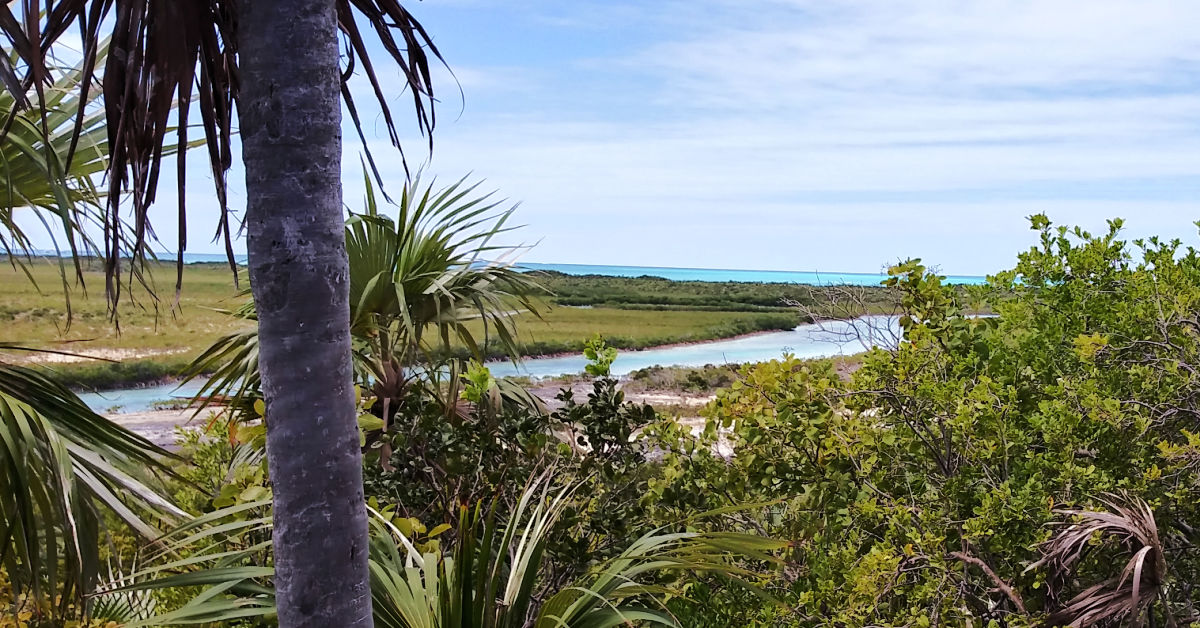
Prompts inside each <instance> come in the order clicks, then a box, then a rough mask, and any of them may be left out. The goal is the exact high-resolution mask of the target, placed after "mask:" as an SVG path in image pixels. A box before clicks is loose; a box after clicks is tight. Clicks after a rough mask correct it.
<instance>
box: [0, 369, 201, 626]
mask: <svg viewBox="0 0 1200 628" xmlns="http://www.w3.org/2000/svg"><path fill="white" fill-rule="evenodd" d="M169 456H170V454H168V453H167V452H165V451H163V450H161V449H159V448H158V447H156V446H155V445H154V444H153V443H151V442H150V441H148V440H146V439H145V438H142V437H141V436H138V435H136V434H134V433H132V432H129V431H128V430H126V429H124V428H122V427H120V426H119V425H116V424H114V423H112V422H111V421H109V420H107V419H105V418H104V417H101V416H99V415H97V414H96V413H95V412H93V411H92V410H91V409H89V408H88V407H87V405H85V404H84V403H83V402H82V401H81V400H80V399H79V398H78V397H77V396H75V394H74V393H72V392H71V391H70V390H67V389H66V388H65V387H63V386H62V385H60V384H58V383H57V382H55V381H53V380H51V379H49V378H48V377H46V376H45V375H43V374H41V373H40V372H38V371H35V370H32V369H28V368H24V367H19V366H11V365H4V364H0V539H4V540H5V542H4V545H2V546H0V563H2V564H3V565H4V567H5V568H6V569H7V570H8V572H9V575H10V577H12V578H13V579H14V582H15V583H16V584H17V586H18V588H21V589H28V590H30V591H31V592H32V593H33V594H34V595H35V596H48V597H54V595H61V596H62V597H61V599H62V600H63V603H64V604H65V603H67V602H69V601H70V600H72V599H75V598H77V597H78V596H82V595H84V594H86V593H89V592H90V591H91V590H92V588H93V587H94V586H95V584H96V578H97V577H98V576H99V575H100V570H101V565H100V561H99V555H98V552H99V530H100V524H101V516H100V513H101V510H102V509H107V510H110V511H112V512H113V513H115V514H116V515H117V516H118V517H120V518H121V519H122V520H123V521H124V522H125V523H127V524H128V525H129V526H130V527H132V528H133V529H134V530H136V531H137V532H138V533H140V534H141V535H142V536H144V537H146V538H148V539H152V538H154V537H156V536H158V531H157V529H156V527H155V524H156V523H158V522H159V521H171V520H179V519H182V518H184V517H185V516H186V514H185V513H183V512H182V511H181V510H179V509H178V508H176V507H175V506H174V505H172V504H171V503H170V501H169V500H168V499H167V498H165V497H164V496H162V494H160V492H159V491H158V490H156V489H155V488H153V487H152V486H151V485H150V484H148V483H147V482H146V481H144V480H142V479H139V476H144V473H145V471H147V470H154V469H157V470H159V471H162V472H168V470H167V469H166V468H165V466H164V465H163V462H162V461H163V459H164V458H166V457H169Z"/></svg>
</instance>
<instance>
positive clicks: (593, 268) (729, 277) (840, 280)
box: [34, 251, 986, 286]
mask: <svg viewBox="0 0 1200 628" xmlns="http://www.w3.org/2000/svg"><path fill="white" fill-rule="evenodd" d="M34 253H35V254H37V255H53V254H54V252H53V251H34ZM158 255H159V259H160V260H162V261H166V262H169V261H173V260H174V259H175V257H174V254H172V253H159V254H158ZM183 261H184V263H186V264H198V263H214V262H215V263H221V264H223V263H225V261H226V257H225V254H224V253H184V254H183ZM234 261H236V262H237V263H238V264H245V263H246V256H245V255H235V256H234ZM520 267H521V268H522V269H526V270H531V271H536V270H549V271H557V272H560V273H563V274H566V275H602V276H605V277H642V276H647V275H648V276H651V277H662V278H663V279H670V280H673V281H742V282H749V283H801V284H808V285H813V286H830V285H855V286H877V285H879V282H881V281H883V280H884V279H887V275H886V274H885V273H843V272H837V271H829V272H825V271H817V270H813V271H807V270H796V271H790V270H738V269H730V268H671V267H666V266H607V265H599V264H542V263H537V262H526V263H523V264H520ZM985 279H986V278H985V277H981V276H976V275H947V276H946V283H951V284H981V283H983V282H984V280H985Z"/></svg>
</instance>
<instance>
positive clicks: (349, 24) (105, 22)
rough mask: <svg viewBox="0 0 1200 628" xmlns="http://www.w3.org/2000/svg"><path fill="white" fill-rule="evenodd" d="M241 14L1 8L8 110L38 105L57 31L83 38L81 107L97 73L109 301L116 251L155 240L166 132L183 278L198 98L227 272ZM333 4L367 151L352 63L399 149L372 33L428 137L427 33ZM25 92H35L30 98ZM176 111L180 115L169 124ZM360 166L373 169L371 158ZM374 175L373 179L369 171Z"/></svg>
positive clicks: (162, 4)
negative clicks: (174, 147)
mask: <svg viewBox="0 0 1200 628" xmlns="http://www.w3.org/2000/svg"><path fill="white" fill-rule="evenodd" d="M239 9H240V7H239V4H238V2H236V1H235V0H214V1H201V0H145V1H142V2H113V1H112V0H46V1H45V2H41V1H39V2H34V1H31V0H24V1H22V2H19V3H18V2H11V3H7V4H6V5H4V6H3V7H0V33H3V35H4V37H5V38H6V39H7V43H8V46H6V50H10V51H12V54H13V58H11V59H10V58H8V57H4V58H3V59H2V60H0V83H3V85H4V88H5V91H6V92H7V93H8V94H9V95H10V97H11V99H12V101H13V102H14V103H15V105H16V107H17V108H27V107H30V106H36V105H33V104H32V103H37V102H45V100H46V98H45V93H46V91H47V89H46V86H47V85H49V84H50V82H51V80H52V75H53V72H52V68H51V63H52V59H53V54H54V50H55V46H56V44H57V43H58V41H59V39H60V38H61V37H62V36H63V35H64V34H66V33H67V32H70V31H72V30H75V29H72V27H77V30H78V32H79V36H80V41H81V43H82V64H81V74H80V82H79V88H78V91H79V94H80V98H81V99H82V100H83V101H84V102H89V101H90V99H92V98H94V97H95V94H94V91H95V90H94V89H93V87H92V81H93V79H95V78H98V77H99V75H101V74H102V81H101V84H102V93H103V98H104V105H105V112H104V120H105V121H106V122H107V129H108V143H109V149H110V151H111V153H110V158H109V160H108V164H107V167H108V203H107V205H106V206H105V208H104V210H103V212H102V222H103V224H104V234H105V235H104V255H105V259H106V271H107V281H106V292H107V294H108V297H109V299H110V302H111V303H114V304H115V303H116V301H117V299H119V298H120V291H121V284H120V282H119V281H116V280H117V279H118V278H119V275H120V272H121V264H122V258H123V256H126V255H128V256H131V257H132V262H131V263H132V264H133V265H134V266H135V267H136V266H138V265H139V264H140V263H141V262H144V260H145V259H146V255H147V253H148V242H149V241H150V240H152V239H153V238H154V232H153V229H152V227H151V225H150V219H149V213H148V209H149V207H150V205H151V204H152V203H153V202H154V200H155V192H156V188H157V185H158V179H159V177H160V175H161V174H162V173H161V170H162V158H163V156H164V150H163V147H164V144H165V142H166V138H167V137H168V135H174V136H175V137H176V142H177V144H178V145H179V146H180V147H181V148H180V150H181V153H184V154H180V155H179V158H178V159H177V171H176V178H177V182H178V190H179V193H178V216H179V217H178V224H179V238H178V241H177V243H176V250H177V251H178V255H179V257H178V258H177V260H176V261H177V268H178V269H179V272H178V274H177V278H176V281H177V282H178V281H179V277H180V276H181V274H182V267H183V264H182V255H183V251H184V250H186V248H187V232H186V229H184V223H185V220H184V216H185V214H186V211H187V207H186V204H185V198H186V187H185V186H186V177H185V169H186V163H187V159H186V158H185V157H186V149H187V147H188V146H189V140H188V133H189V131H190V128H191V125H190V124H189V117H190V113H191V106H192V101H193V98H195V99H196V100H197V101H198V106H197V112H198V113H199V116H200V122H201V124H200V126H201V127H202V128H203V135H204V139H205V142H204V143H205V145H206V149H207V153H208V161H209V166H210V169H211V171H212V175H213V181H214V187H215V190H216V196H217V202H218V205H219V206H220V218H219V220H218V226H217V229H216V234H215V238H216V239H220V240H223V242H224V246H225V250H226V253H227V255H228V258H229V263H230V266H231V267H234V259H233V244H232V236H233V234H232V230H231V226H230V218H229V217H230V213H231V210H230V207H229V203H228V197H227V193H226V188H227V186H226V177H227V172H228V170H229V168H230V166H231V164H232V162H233V154H232V140H231V137H232V135H233V132H234V130H233V110H234V106H235V104H236V102H237V99H238V94H239V81H238V50H237V41H238V12H239ZM336 10H337V16H338V22H339V27H340V29H341V31H342V34H343V41H344V50H343V53H344V58H345V59H346V66H345V70H344V72H343V76H342V86H343V89H342V91H343V94H344V96H345V99H346V104H347V106H348V109H349V111H350V114H351V118H352V120H353V121H354V123H355V126H356V127H358V128H359V135H360V137H362V138H363V146H364V149H366V150H367V154H368V155H370V151H369V148H368V147H367V142H366V138H365V136H364V135H363V133H362V129H361V123H360V120H359V116H358V110H357V107H356V104H355V100H354V97H353V95H352V93H351V92H350V90H349V89H348V88H347V84H348V82H349V80H350V77H351V76H352V75H353V74H354V73H355V72H356V71H357V70H358V69H359V68H360V67H361V70H362V72H363V74H365V75H366V77H367V79H368V81H369V82H370V84H371V87H372V90H373V92H374V96H375V99H376V101H377V102H378V104H379V107H380V108H381V110H382V112H383V118H384V122H385V125H386V126H387V129H388V133H389V136H390V139H391V141H392V144H393V145H395V146H396V147H397V148H399V147H400V141H399V135H398V133H397V131H396V127H395V119H394V118H393V116H392V114H391V106H390V102H389V98H388V96H389V95H388V93H387V91H386V90H384V89H383V83H382V82H381V81H380V80H379V79H378V77H377V74H376V69H375V65H374V64H373V63H372V59H371V57H370V55H369V54H368V51H369V50H370V49H371V46H369V45H368V42H369V40H370V39H374V40H376V41H377V42H378V43H379V44H380V45H381V47H382V49H383V50H384V51H385V52H386V53H387V55H388V56H389V57H390V58H391V59H392V60H393V61H394V62H395V63H396V64H397V65H398V66H399V68H400V71H401V73H402V74H403V76H404V79H405V80H404V84H403V85H402V86H401V88H402V90H401V91H403V90H407V91H408V92H409V94H410V96H411V98H412V100H413V105H414V109H415V112H416V117H417V125H418V129H419V130H420V131H421V133H422V134H424V135H426V136H429V137H430V138H432V134H431V133H432V130H433V127H434V122H435V118H434V110H433V103H434V96H433V82H432V77H431V72H430V63H431V60H433V61H437V60H441V53H440V52H439V51H438V49H437V46H436V45H434V43H433V39H432V38H431V37H430V36H429V34H428V33H427V32H426V31H425V29H424V28H423V27H422V26H421V24H420V23H419V22H418V21H417V20H416V19H415V18H414V17H413V16H412V14H410V13H409V12H408V11H407V10H405V9H404V7H403V6H401V5H400V3H398V2H396V0H337V2H336ZM105 33H107V35H105ZM370 33H373V35H374V37H370V36H369V34H370ZM106 39H107V40H109V41H111V51H112V55H111V57H110V58H109V59H108V60H107V62H106V63H105V62H103V59H102V54H101V52H102V49H103V43H104V41H105V40H106ZM101 66H103V69H102V70H101ZM30 91H32V92H33V94H34V97H33V98H30V97H29V95H28V92H30ZM31 101H32V103H31ZM176 108H177V109H178V121H177V124H176V125H175V126H171V122H172V120H171V118H172V111H173V110H174V109H176ZM85 127H86V120H85V116H84V115H83V114H82V113H81V114H79V115H78V116H77V117H76V118H75V124H74V131H73V132H72V133H69V134H68V138H69V148H68V150H67V151H66V159H65V165H66V169H68V170H69V169H70V167H71V165H72V164H73V161H74V155H75V152H76V147H77V146H78V145H79V144H80V142H79V141H78V139H79V138H80V137H81V136H82V135H83V129H84V128H85ZM35 128H36V130H37V131H38V132H39V133H40V134H41V136H42V138H43V140H45V139H46V138H49V137H50V136H51V131H52V129H53V128H55V127H53V126H51V125H50V124H49V121H48V117H47V116H45V115H42V116H41V121H40V122H38V123H37V124H35ZM3 129H5V132H4V133H0V136H3V135H5V134H7V129H9V125H8V124H5V125H4V127H3ZM430 141H431V142H432V139H430ZM401 155H402V156H403V153H401ZM370 161H371V163H372V168H373V170H374V167H373V166H374V160H373V159H370ZM375 176H376V180H377V181H379V182H380V183H381V184H382V179H381V178H380V177H379V174H378V171H377V170H376V171H375ZM126 192H127V193H129V195H130V196H131V197H132V199H131V200H132V217H131V219H130V220H129V223H130V224H129V227H131V229H126V227H125V225H124V224H123V220H122V218H121V216H120V214H119V212H118V206H119V203H120V199H121V197H122V195H123V193H126ZM235 272H236V268H235ZM177 287H178V285H177Z"/></svg>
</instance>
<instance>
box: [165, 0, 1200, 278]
mask: <svg viewBox="0 0 1200 628" xmlns="http://www.w3.org/2000/svg"><path fill="white" fill-rule="evenodd" d="M406 6H408V7H409V9H410V10H411V11H412V13H413V14H414V15H416V17H417V18H418V19H419V20H420V21H421V22H422V23H423V24H424V25H425V26H426V28H427V29H428V30H429V32H430V33H431V34H432V35H433V37H434V39H435V41H436V43H437V45H438V46H439V47H440V49H441V52H442V53H443V55H444V56H445V58H446V61H447V63H448V66H449V70H450V71H452V72H453V77H451V76H450V74H449V73H448V72H447V71H446V70H444V69H443V70H440V71H439V73H438V75H437V76H436V77H435V81H436V82H435V87H436V89H437V95H438V97H439V101H440V102H439V105H438V110H437V112H438V124H437V127H436V130H435V132H434V148H433V152H432V154H429V153H428V151H427V147H426V145H425V144H424V140H423V139H422V138H420V137H419V136H417V135H416V134H415V131H416V126H415V123H413V122H412V117H411V109H409V108H408V107H407V105H406V103H407V102H408V101H407V100H405V98H406V97H405V96H403V95H401V94H400V93H399V88H400V86H401V83H400V81H399V77H398V75H397V74H396V73H395V72H394V71H392V72H383V73H382V76H384V77H385V78H386V79H387V80H388V81H390V82H391V84H392V86H393V88H394V89H393V91H392V96H393V100H394V101H395V102H394V105H393V109H394V112H395V113H396V115H397V116H398V117H399V118H400V119H401V120H402V127H403V131H404V133H405V136H404V137H405V146H406V150H407V153H408V156H409V159H410V166H413V167H421V168H422V169H423V171H424V175H423V176H424V178H425V179H429V178H431V177H437V178H438V180H439V181H441V182H450V181H453V180H456V179H458V178H460V177H462V176H466V175H470V176H471V177H472V178H473V179H480V180H483V184H482V187H483V188H486V189H494V190H496V191H497V195H498V196H499V197H503V198H507V199H510V200H511V201H512V202H514V203H515V202H519V203H520V207H519V208H518V209H517V211H516V215H515V219H516V221H517V222H519V223H522V224H524V225H526V226H525V227H524V228H523V229H521V230H520V231H519V232H517V234H516V235H514V236H513V238H514V239H513V240H512V241H513V242H514V243H515V242H517V241H521V242H525V243H529V244H536V246H534V247H533V248H531V249H530V250H528V251H527V252H526V253H525V254H524V256H523V257H522V258H521V259H522V260H524V261H531V262H550V263H588V264H615V265H646V266H680V267H698V268H746V269H777V270H819V271H847V272H875V271H878V270H879V269H880V268H881V267H883V266H886V265H888V264H889V263H895V262H896V261H897V260H900V259H904V258H909V257H920V258H923V259H924V260H925V261H926V262H927V263H929V264H932V265H935V266H937V267H938V268H940V269H941V270H942V271H943V272H946V273H949V274H985V273H991V272H995V271H998V270H1001V269H1005V268H1011V267H1012V266H1013V264H1014V263H1015V258H1016V254H1017V252H1018V251H1020V250H1023V249H1026V248H1028V247H1029V246H1031V245H1032V244H1033V243H1034V241H1035V236H1034V234H1033V233H1032V232H1030V231H1029V227H1028V221H1027V220H1026V216H1029V215H1030V214H1033V213H1038V212H1044V213H1046V214H1048V215H1049V216H1050V218H1051V219H1052V220H1053V221H1055V222H1056V223H1060V224H1069V225H1082V226H1084V227H1085V228H1089V229H1092V230H1093V231H1100V230H1103V229H1104V225H1105V220H1106V219H1107V218H1111V217H1117V216H1120V217H1123V218H1125V219H1126V224H1127V228H1126V234H1127V235H1128V236H1129V237H1130V238H1134V237H1140V236H1145V235H1151V234H1157V235H1161V236H1168V237H1179V238H1182V239H1183V240H1184V242H1185V243H1187V244H1195V243H1197V240H1198V238H1197V228H1196V226H1195V225H1194V224H1193V222H1194V221H1195V220H1197V219H1200V202H1198V201H1200V30H1197V29H1196V28H1195V25H1196V24H1198V23H1200V3H1196V2H1190V1H1184V0H1180V1H1178V2H1168V1H1156V0H1147V1H1145V2H1132V1H1129V0H1120V1H1116V0H1088V1H1086V2H1085V1H1078V2H1075V1H1056V2H1050V1H1039V2H1033V1H1026V0H1003V1H999V0H995V1H991V0H970V1H968V0H957V1H952V0H944V1H943V0H889V1H887V2H883V1H873V2H868V1H865V0H753V1H751V0H686V1H685V0H655V1H649V0H646V1H640V2H630V1H622V0H608V1H592V0H570V1H568V2H563V1H551V0H544V1H543V0H504V1H503V2H502V1H499V0H425V1H423V2H412V1H410V2H408V3H407V5H406ZM381 59H382V57H380V58H379V59H377V60H376V62H377V63H380V60H381ZM355 85H356V86H357V87H358V88H361V87H363V83H362V82H361V81H356V83H355ZM460 90H461V91H460ZM359 93H360V94H363V95H364V96H365V95H366V94H365V93H363V92H362V91H361V89H360V91H359ZM365 100H366V98H360V101H365ZM364 104H365V103H364ZM367 109H370V108H369V107H367ZM365 118H366V122H367V126H368V134H369V135H370V136H371V137H372V138H373V139H372V140H371V143H372V147H373V150H374V152H375V154H376V157H377V159H379V160H380V162H381V166H382V168H383V171H384V177H385V179H386V182H387V185H388V188H389V189H390V190H394V191H398V190H399V187H400V186H401V185H403V180H404V170H403V168H402V167H401V165H400V160H399V158H398V156H396V153H395V152H394V151H393V150H392V149H390V147H389V146H388V145H387V143H386V139H385V135H384V134H383V128H382V122H381V121H380V119H379V117H378V115H377V113H376V112H374V111H370V110H368V111H366V112H365ZM359 150H360V147H359V145H358V143H357V140H356V138H355V136H354V135H353V133H351V132H350V131H349V130H347V133H346V144H345V153H346V154H345V158H344V159H343V171H344V173H343V174H344V178H345V182H346V186H345V187H346V191H345V201H346V203H347V205H348V206H349V207H350V208H352V209H358V208H359V206H360V205H361V197H362V193H361V190H362V171H361V166H360V165H359ZM195 166H196V167H193V168H192V172H193V174H192V175H191V179H192V180H191V181H190V182H189V204H190V205H191V207H192V208H193V209H192V212H193V213H192V216H191V218H190V221H189V232H190V233H191V234H193V236H192V238H191V241H190V242H189V250H190V251H193V252H216V251H219V250H220V247H219V246H218V245H217V244H214V243H210V242H208V241H207V238H205V237H201V236H200V235H198V234H207V233H210V232H211V230H212V225H211V219H212V214H213V212H214V211H215V207H214V202H213V199H212V194H211V192H210V191H209V190H210V189H211V187H210V185H209V184H208V182H206V181H205V179H206V177H205V176H204V169H205V168H204V166H205V164H204V163H203V161H202V160H201V157H200V156H199V155H197V160H196V162H195ZM243 176H244V175H243V173H242V172H241V171H240V169H235V171H234V172H233V173H232V174H231V181H232V182H233V183H234V190H233V200H234V202H235V204H236V203H244V198H245V196H244V191H243V188H242V186H241V184H240V181H241V179H242V177H243ZM172 195H173V193H172V192H169V191H168V192H165V193H163V194H162V195H161V196H160V198H161V199H163V200H162V203H163V205H164V206H163V207H162V208H160V209H159V210H158V212H159V213H160V214H161V215H162V216H164V218H162V219H160V220H158V221H157V230H158V232H159V235H160V236H161V237H162V238H163V239H164V241H166V242H172V241H173V237H174V235H173V234H174V230H173V226H172V225H170V224H169V223H170V220H169V219H168V218H169V217H170V216H172V215H173V212H174V204H173V202H171V200H170V199H171V198H172Z"/></svg>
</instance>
